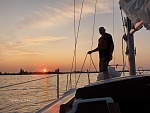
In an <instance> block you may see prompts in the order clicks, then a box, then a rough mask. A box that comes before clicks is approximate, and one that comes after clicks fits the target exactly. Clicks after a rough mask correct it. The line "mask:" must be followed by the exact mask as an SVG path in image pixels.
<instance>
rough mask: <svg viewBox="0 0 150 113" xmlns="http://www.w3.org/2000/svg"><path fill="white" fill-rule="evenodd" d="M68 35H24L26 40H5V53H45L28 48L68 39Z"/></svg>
mask: <svg viewBox="0 0 150 113" xmlns="http://www.w3.org/2000/svg"><path fill="white" fill-rule="evenodd" d="M66 38H67V37H51V36H43V37H24V38H23V39H24V40H20V41H15V42H13V41H11V42H3V43H1V45H3V47H4V49H5V51H3V53H5V54H7V55H14V54H15V55H25V54H26V55H43V53H38V52H35V51H31V50H28V48H30V47H37V46H40V45H46V43H50V42H54V41H59V40H63V39H66Z"/></svg>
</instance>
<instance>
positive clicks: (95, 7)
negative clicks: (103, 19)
mask: <svg viewBox="0 0 150 113" xmlns="http://www.w3.org/2000/svg"><path fill="white" fill-rule="evenodd" d="M96 8H97V0H96V1H95V12H94V23H93V33H92V44H91V50H92V48H93V39H94V31H95V23H96V11H97V9H96ZM90 57H91V55H90ZM91 59H92V57H91ZM92 63H94V62H93V61H92ZM90 69H91V60H90V66H89V71H90Z"/></svg>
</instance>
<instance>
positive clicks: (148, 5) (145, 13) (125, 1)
mask: <svg viewBox="0 0 150 113" xmlns="http://www.w3.org/2000/svg"><path fill="white" fill-rule="evenodd" d="M119 4H120V6H121V8H122V10H123V11H124V13H125V14H126V16H127V17H128V18H129V19H130V20H131V21H132V22H133V23H134V24H136V23H138V22H139V21H141V20H142V21H143V24H144V27H145V28H146V29H147V30H150V0H120V1H119Z"/></svg>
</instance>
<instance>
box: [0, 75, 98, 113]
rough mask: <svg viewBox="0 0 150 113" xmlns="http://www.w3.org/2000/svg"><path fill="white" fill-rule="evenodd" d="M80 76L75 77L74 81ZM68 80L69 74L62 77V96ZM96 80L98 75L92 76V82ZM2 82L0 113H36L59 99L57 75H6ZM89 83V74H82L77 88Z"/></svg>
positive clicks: (1, 77)
mask: <svg viewBox="0 0 150 113" xmlns="http://www.w3.org/2000/svg"><path fill="white" fill-rule="evenodd" d="M78 76H79V75H77V76H76V77H75V76H74V75H73V76H72V81H74V80H75V79H76V80H77V79H78ZM67 78H68V79H69V80H70V78H69V76H68V77H67V74H61V75H60V78H59V80H60V88H59V89H60V93H59V95H60V96H62V95H63V93H64V92H65V91H66V85H67ZM96 79H97V75H96V74H90V82H94V81H96ZM0 80H1V82H0V113H14V112H15V113H34V112H36V111H38V110H40V109H41V108H43V107H45V106H46V105H48V104H50V103H51V102H52V101H54V100H55V99H56V98H57V97H56V96H57V76H56V75H50V74H49V75H5V76H0ZM88 81H89V80H88V76H87V74H81V76H80V78H79V82H78V85H77V86H78V87H82V86H84V85H86V84H88ZM72 84H73V86H75V82H72Z"/></svg>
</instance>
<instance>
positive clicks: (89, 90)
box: [38, 0, 150, 113]
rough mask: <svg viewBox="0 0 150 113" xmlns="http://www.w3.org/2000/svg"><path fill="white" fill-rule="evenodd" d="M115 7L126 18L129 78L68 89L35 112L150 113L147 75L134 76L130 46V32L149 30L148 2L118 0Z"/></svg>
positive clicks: (146, 0) (133, 63) (131, 37)
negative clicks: (122, 12)
mask: <svg viewBox="0 0 150 113" xmlns="http://www.w3.org/2000/svg"><path fill="white" fill-rule="evenodd" d="M119 5H120V7H121V9H122V10H123V11H124V13H125V14H126V16H127V18H126V27H127V35H126V39H127V40H126V41H127V44H128V57H129V64H130V65H129V75H130V76H124V77H116V78H112V79H106V80H101V81H96V82H94V83H91V84H89V85H86V86H84V87H81V88H78V89H72V90H69V91H68V92H66V93H65V94H64V95H63V96H62V97H60V98H58V99H57V100H55V101H54V102H52V103H50V104H49V105H47V106H46V107H44V108H42V109H41V110H39V111H38V113H150V107H149V106H150V76H149V75H136V71H135V70H136V69H135V58H134V57H135V53H134V43H133V42H134V37H133V36H134V33H136V31H138V30H140V28H141V27H142V26H144V27H145V28H146V29H147V30H150V1H149V0H120V1H119ZM133 25H134V26H133Z"/></svg>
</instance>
